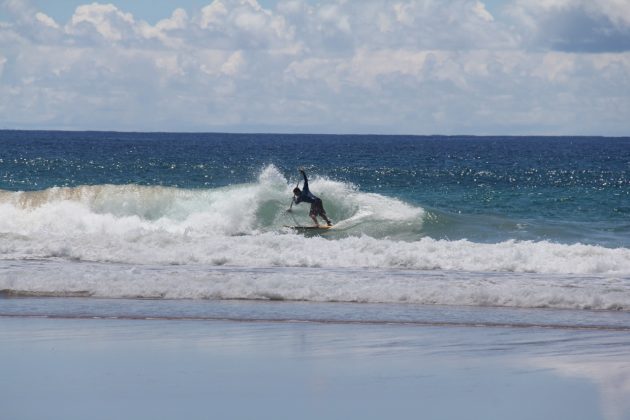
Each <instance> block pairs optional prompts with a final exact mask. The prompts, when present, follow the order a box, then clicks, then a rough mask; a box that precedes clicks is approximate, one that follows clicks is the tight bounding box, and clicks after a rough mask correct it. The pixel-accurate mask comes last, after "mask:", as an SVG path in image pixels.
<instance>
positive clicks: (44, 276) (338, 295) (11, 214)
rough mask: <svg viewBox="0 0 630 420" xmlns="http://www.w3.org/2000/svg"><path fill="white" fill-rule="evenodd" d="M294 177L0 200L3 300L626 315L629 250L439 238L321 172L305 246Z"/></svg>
mask: <svg viewBox="0 0 630 420" xmlns="http://www.w3.org/2000/svg"><path fill="white" fill-rule="evenodd" d="M294 181H295V180H294V179H287V178H286V177H285V176H284V175H283V174H282V172H281V171H280V170H279V169H278V168H277V167H276V166H274V165H273V164H270V165H267V166H265V167H263V168H262V169H261V170H260V173H259V175H258V177H257V179H256V181H255V182H251V183H239V184H234V185H229V186H224V187H217V188H206V189H198V188H197V189H189V188H188V189H187V188H178V187H171V186H155V185H148V186H147V185H138V184H126V185H113V184H101V185H80V186H73V187H51V188H46V189H44V190H39V191H6V190H3V191H0V239H1V242H0V273H1V275H0V290H2V291H3V292H2V293H4V294H5V295H13V296H84V297H85V296H90V297H100V298H167V299H256V300H259V299H260V300H299V301H316V302H370V303H418V304H438V305H473V306H508V307H529V308H539V307H544V308H573V309H602V310H622V311H630V249H627V248H623V247H621V248H610V247H604V246H600V245H587V244H582V243H572V244H566V243H558V242H554V241H546V240H537V241H536V240H515V239H509V240H505V241H500V242H496V243H482V242H475V241H471V240H468V239H448V238H441V239H436V238H434V237H430V236H427V234H426V232H425V226H426V224H427V223H434V222H435V219H436V218H440V217H445V216H444V215H443V214H441V213H440V212H438V211H435V210H427V209H425V208H423V207H421V206H417V205H414V204H411V203H408V202H405V201H403V200H400V199H398V198H395V197H389V196H387V195H383V194H377V193H370V192H363V191H362V190H361V188H360V186H357V185H354V184H352V183H349V182H342V181H336V180H334V179H330V178H328V177H319V176H317V177H314V178H313V179H312V180H311V189H312V190H313V191H317V192H320V191H321V194H320V196H321V197H322V199H323V200H324V204H325V207H326V210H327V212H328V214H329V215H331V217H333V222H334V223H335V228H334V229H332V230H330V231H328V232H325V233H323V234H315V235H307V236H305V235H301V234H296V233H295V232H294V231H292V230H291V229H288V228H286V227H285V226H286V225H294V224H300V223H301V224H308V220H309V219H308V207H307V206H297V207H294V212H292V213H287V212H286V209H287V207H288V205H289V203H290V197H291V190H292V188H293V187H294ZM451 217H452V216H451Z"/></svg>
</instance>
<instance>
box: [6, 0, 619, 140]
mask: <svg viewBox="0 0 630 420" xmlns="http://www.w3.org/2000/svg"><path fill="white" fill-rule="evenodd" d="M119 4H120V5H119V6H116V5H113V4H101V3H91V4H85V5H82V6H80V7H78V8H77V9H76V10H75V13H74V14H73V16H72V17H71V18H70V19H69V21H68V22H55V21H54V20H53V19H52V18H50V17H49V16H47V15H45V14H43V13H42V12H40V11H37V10H35V9H33V8H32V7H30V6H28V4H20V3H19V2H16V1H15V0H10V1H9V2H7V1H6V0H5V3H4V6H5V9H7V10H8V9H10V10H11V13H15V14H16V16H17V15H18V14H19V16H22V18H20V19H16V20H15V21H13V22H11V23H8V24H4V25H3V26H0V51H1V52H2V53H1V54H2V55H0V80H1V83H0V110H2V112H1V113H0V125H2V126H10V127H18V126H28V127H30V126H37V127H42V128H46V127H53V128H54V127H72V128H103V129H160V130H169V129H172V130H218V129H220V130H226V129H227V130H239V129H244V128H247V129H254V130H257V131H259V130H265V127H266V126H268V125H272V126H274V127H276V128H275V129H278V127H280V128H282V127H285V129H286V130H293V129H296V130H300V131H304V130H305V128H300V127H306V128H307V129H308V130H314V131H342V132H346V131H362V132H365V131H377V132H392V133H400V132H407V133H508V134H525V133H531V132H536V133H555V134H559V133H578V134H586V133H594V134H624V133H625V134H627V133H628V131H629V129H630V123H629V122H628V121H627V120H628V119H627V115H630V98H629V94H628V93H627V92H630V80H629V78H628V76H627V75H628V74H630V52H626V51H625V50H623V49H619V48H616V49H612V50H610V51H609V52H608V53H606V54H588V53H584V52H583V49H580V48H577V47H579V45H580V42H584V41H585V40H588V39H589V38H588V37H587V36H583V37H582V38H579V37H578V39H577V40H576V41H575V42H574V44H572V45H569V47H571V46H573V47H576V48H568V47H567V48H558V46H559V45H560V46H562V45H564V44H558V43H556V44H553V43H551V44H549V43H544V42H542V41H541V40H542V38H541V34H553V33H554V32H549V31H552V29H553V25H551V23H550V22H557V19H560V18H561V17H562V18H563V19H565V18H566V19H569V20H568V21H569V22H573V20H571V19H573V18H575V16H576V13H577V12H579V13H578V16H582V17H584V16H587V17H589V19H590V20H587V22H591V23H593V22H596V23H597V25H604V24H607V25H608V27H607V29H608V30H609V33H612V34H615V35H616V37H617V38H616V39H617V40H619V39H623V34H624V32H623V31H624V30H625V29H624V28H626V26H624V25H626V23H625V22H626V18H625V16H630V15H628V14H625V15H623V16H624V17H620V16H621V14H622V13H625V12H626V9H627V7H628V6H627V5H628V3H627V2H623V1H619V0H604V1H602V2H587V1H586V0H583V1H582V0H553V1H552V0H531V1H530V0H528V1H525V0H513V2H512V7H511V8H508V10H509V11H510V13H511V14H510V15H509V16H510V19H512V20H510V21H507V20H505V17H501V16H499V15H497V16H493V15H492V14H491V13H490V12H489V11H488V10H487V9H486V8H485V6H484V4H483V2H482V1H479V0H446V1H435V0H397V1H395V2H392V1H387V0H366V1H362V2H350V1H344V0H325V1H323V2H321V3H312V2H308V1H305V0H282V1H280V2H279V3H278V5H277V7H276V8H275V9H273V10H272V9H266V8H264V7H262V6H261V5H260V4H259V3H258V2H256V1H255V0H214V1H211V2H210V0H209V4H207V5H206V6H204V7H202V8H200V9H198V10H189V11H185V10H184V9H181V8H174V10H173V12H172V14H171V16H170V17H168V18H166V19H163V20H161V21H159V22H157V23H155V24H153V25H152V24H149V23H147V22H145V21H143V20H142V19H141V17H139V16H133V15H131V14H130V13H128V12H126V11H125V9H124V6H123V3H119ZM596 6H597V7H596ZM613 16H616V17H613ZM593 19H594V20H593ZM598 19H599V20H598ZM606 22H607V23H606ZM595 27H597V28H599V26H595ZM590 29H592V27H591V28H590ZM590 29H589V30H590ZM515 31H516V33H515ZM530 32H532V33H534V34H535V36H534V37H530V36H529V34H530ZM589 33H590V32H589ZM556 35H558V34H556ZM559 35H562V33H560V34H559ZM556 39H564V38H562V36H559V37H556ZM611 39H612V38H606V39H604V40H603V41H610V40H611ZM599 41H601V42H600V44H602V45H603V41H602V39H599ZM565 46H566V45H565ZM600 46H601V45H600ZM555 50H560V51H555ZM624 92H625V93H624ZM245 123H247V124H248V125H247V126H243V125H242V124H245Z"/></svg>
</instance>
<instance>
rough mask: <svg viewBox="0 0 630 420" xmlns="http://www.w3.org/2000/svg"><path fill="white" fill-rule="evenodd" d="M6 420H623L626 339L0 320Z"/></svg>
mask: <svg viewBox="0 0 630 420" xmlns="http://www.w3.org/2000/svg"><path fill="white" fill-rule="evenodd" d="M0 357H2V360H3V363H2V374H1V375H0V399H1V401H0V402H1V406H2V415H1V416H0V417H1V418H3V419H4V418H6V419H11V420H21V419H43V418H46V419H64V420H71V419H86V418H90V419H112V418H116V419H152V420H155V419H175V418H181V419H297V418H299V419H324V418H325V419H348V418H360V419H384V418H430V419H462V418H469V419H481V418H483V419H506V418H510V419H541V418H558V419H560V418H570V419H573V420H575V419H589V420H592V419H629V418H630V402H629V401H628V398H627V395H630V337H629V334H628V333H627V331H615V330H606V329H602V330H584V329H571V328H568V329H567V328H537V327H531V328H512V327H488V326H483V327H475V326H426V325H424V326H423V325H388V324H360V323H359V324H347V323H318V322H314V323H313V322H271V321H239V322H235V321H218V320H164V319H162V320H133V319H86V318H80V319H71V318H60V319H50V318H33V317H20V316H17V317H0Z"/></svg>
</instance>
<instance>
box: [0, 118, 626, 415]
mask: <svg viewBox="0 0 630 420" xmlns="http://www.w3.org/2000/svg"><path fill="white" fill-rule="evenodd" d="M0 142H1V143H2V146H3V147H2V149H1V150H0V169H2V171H4V172H2V174H4V175H2V174H0V175H2V176H1V177H0V357H2V360H3V361H4V363H3V364H2V374H1V375H0V403H1V404H0V406H1V407H2V412H0V418H1V419H2V420H4V419H5V418H6V419H8V420H30V419H33V420H35V419H37V420H39V419H59V420H68V419H70V420H73V419H77V420H78V419H86V418H89V419H112V418H116V419H134V420H137V419H150V420H156V419H174V418H182V419H274V420H275V419H296V418H297V419H348V418H361V419H389V418H396V419H398V418H426V419H461V418H464V419H547V418H553V419H565V418H566V419H571V420H575V419H588V420H592V419H605V420H625V419H630V406H629V403H628V402H627V400H628V399H627V395H630V365H629V364H630V362H629V361H630V334H629V333H630V247H629V245H630V244H629V242H628V238H630V235H629V232H630V226H629V225H628V222H627V220H628V219H627V215H628V212H629V211H630V189H629V188H628V186H629V185H630V183H629V181H628V180H629V179H630V178H629V172H628V164H627V163H628V161H630V147H628V146H629V145H630V139H629V138H600V137H583V138H574V137H501V138H499V137H489V136H480V137H470V136H453V137H444V136H373V135H350V136H326V135H275V134H251V135H249V134H243V135H238V134H221V133H117V132H57V131H38V132H34V131H6V130H5V131H1V130H0ZM312 142H316V143H317V144H318V146H319V147H318V148H316V149H314V151H313V153H312V154H310V155H309V156H308V157H305V156H304V155H303V154H300V153H298V154H296V153H295V150H302V149H303V146H304V145H305V144H310V143H312ZM305 160H308V165H307V166H306V172H305V174H307V176H308V181H309V182H308V183H309V188H310V190H311V191H312V192H313V193H314V194H316V196H317V197H319V198H321V199H322V202H323V205H324V206H325V209H326V212H327V214H328V215H329V217H330V218H331V219H332V220H333V223H334V225H333V227H332V228H331V229H329V230H327V231H325V232H315V233H307V234H299V233H298V232H296V231H295V230H294V229H288V228H287V227H286V226H287V225H289V226H303V225H308V224H309V223H311V221H310V218H309V206H307V205H294V206H293V210H292V212H287V211H286V210H287V208H288V207H289V206H290V202H291V197H292V194H293V193H292V191H293V189H294V188H295V186H296V182H297V185H300V186H301V187H302V188H304V185H305V184H306V180H305V179H304V178H300V177H301V176H302V175H301V174H300V173H299V172H298V171H297V170H296V168H298V167H301V166H303V165H305Z"/></svg>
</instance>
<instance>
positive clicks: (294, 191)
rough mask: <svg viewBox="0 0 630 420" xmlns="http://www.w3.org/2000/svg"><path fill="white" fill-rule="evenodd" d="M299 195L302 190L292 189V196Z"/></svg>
mask: <svg viewBox="0 0 630 420" xmlns="http://www.w3.org/2000/svg"><path fill="white" fill-rule="evenodd" d="M301 193H302V190H301V189H299V188H298V187H295V188H293V194H295V195H300V194H301Z"/></svg>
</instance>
